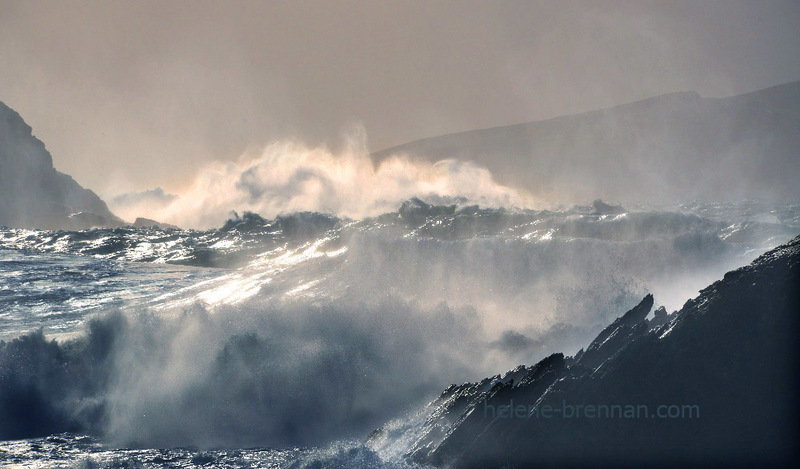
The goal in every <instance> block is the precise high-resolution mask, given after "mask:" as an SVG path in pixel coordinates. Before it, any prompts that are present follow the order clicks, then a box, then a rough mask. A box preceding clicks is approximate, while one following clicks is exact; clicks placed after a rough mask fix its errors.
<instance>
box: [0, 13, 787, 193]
mask: <svg viewBox="0 0 800 469" xmlns="http://www.w3.org/2000/svg"><path fill="white" fill-rule="evenodd" d="M798 25H800V2H797V1H783V2H778V1H734V0H724V1H694V2H679V1H674V0H669V1H662V2H646V1H577V2H565V1H552V2H540V1H518V2H490V1H478V2H472V1H457V2H434V1H424V2H412V1H402V2H384V1H380V2H379V1H372V0H366V1H339V2H288V1H287V2H277V1H271V2H233V1H225V2H197V1H193V2H188V1H185V2H167V1H155V2H151V1H136V2H121V1H114V2H78V1H65V2H40V1H30V0H25V1H19V2H9V1H5V0H0V100H1V101H4V102H5V103H6V104H8V105H9V106H11V107H12V108H14V109H16V110H17V111H18V112H19V113H20V114H21V115H22V116H23V118H24V119H25V120H26V121H27V122H28V123H29V124H31V126H32V127H33V129H34V133H35V134H36V135H37V136H38V137H39V138H41V139H42V140H43V141H44V142H45V144H46V145H47V147H48V149H49V150H50V151H51V153H52V154H53V156H54V160H55V164H56V167H57V168H58V169H59V170H61V171H63V172H66V173H68V174H71V175H73V176H74V177H75V178H76V179H77V180H78V182H80V183H81V184H83V185H85V186H88V187H90V188H92V189H95V190H96V191H97V192H99V193H100V194H101V195H105V196H110V195H113V194H117V193H120V192H125V191H129V190H141V189H146V188H151V187H156V186H162V187H164V188H165V189H166V190H168V191H180V190H182V189H183V188H184V186H185V185H186V184H188V182H189V180H190V179H191V178H192V176H193V173H194V171H195V170H196V169H197V167H198V166H199V165H201V164H205V163H207V162H210V161H212V160H225V159H233V158H236V157H238V156H239V155H241V154H242V153H243V152H245V151H246V150H247V149H251V150H252V149H255V148H260V147H263V146H264V145H265V144H267V143H269V142H272V141H275V140H281V139H286V138H290V137H297V138H299V139H301V140H303V141H304V142H307V143H308V144H311V145H316V144H319V143H327V144H329V145H332V146H334V147H335V146H336V145H338V144H340V143H341V141H342V140H341V137H340V135H341V134H342V132H347V131H348V129H351V128H353V126H354V125H363V127H364V128H365V129H366V132H367V135H368V139H369V140H368V142H369V148H370V149H371V150H379V149H382V148H384V147H387V146H392V145H395V144H400V143H404V142H407V141H411V140H415V139H418V138H423V137H427V136H434V135H440V134H443V133H449V132H456V131H462V130H469V129H474V128H482V127H492V126H499V125H505V124H512V123H518V122H524V121H531V120H539V119H545V118H549V117H554V116H558V115H564V114H570V113H575V112H580V111H586V110H592V109H596V108H601V107H606V106H610V105H614V104H619V103H624V102H629V101H633V100H637V99H641V98H645V97H649V96H654V95H658V94H662V93H665V92H671V91H683V90H697V91H699V92H700V93H701V94H703V95H704V96H728V95H732V94H739V93H743V92H747V91H751V90H755V89H760V88H764V87H768V86H771V85H776V84H780V83H785V82H789V81H794V80H798V79H800V27H798Z"/></svg>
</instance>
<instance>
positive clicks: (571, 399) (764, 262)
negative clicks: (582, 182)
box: [370, 236, 800, 468]
mask: <svg viewBox="0 0 800 469" xmlns="http://www.w3.org/2000/svg"><path fill="white" fill-rule="evenodd" d="M797 285H800V236H798V237H796V238H794V239H793V240H792V241H790V242H789V243H787V244H785V245H782V246H780V247H778V248H776V249H774V250H772V251H770V252H768V253H766V254H764V255H762V256H760V257H759V258H758V259H756V260H755V261H754V262H753V263H752V264H750V265H749V266H747V267H743V268H741V269H738V270H736V271H734V272H731V273H729V274H726V275H725V277H724V279H722V280H720V281H718V282H716V283H714V284H712V285H711V286H709V287H708V288H706V289H704V290H703V291H702V292H701V294H700V295H699V296H698V297H697V298H695V299H693V300H690V301H687V302H686V304H685V305H684V307H683V308H682V309H681V310H680V311H678V312H677V313H675V314H671V315H667V314H666V310H663V309H662V308H659V310H657V313H656V315H655V317H656V318H658V320H661V319H662V318H665V317H667V318H668V321H667V322H666V323H665V324H664V325H662V326H661V327H658V328H655V329H651V328H650V327H648V324H647V322H646V321H645V317H646V316H647V314H648V312H649V311H650V309H651V308H652V306H653V298H652V296H650V295H648V296H647V297H645V298H644V299H643V300H642V302H640V304H639V305H637V306H636V307H634V308H633V309H631V310H630V311H628V312H627V313H625V314H624V315H623V316H621V317H620V318H618V319H617V320H615V321H614V323H612V324H611V325H610V326H609V327H607V328H606V329H604V330H603V331H602V332H601V333H600V334H599V335H598V337H597V338H596V339H595V340H594V341H592V344H591V345H590V346H589V347H588V348H587V350H586V352H579V353H578V354H576V356H575V357H574V358H573V359H571V360H568V359H565V358H564V357H563V356H562V355H560V354H557V355H552V356H550V357H548V358H546V359H544V360H542V361H541V362H539V363H538V364H536V365H535V366H533V367H521V368H517V369H515V370H513V371H512V372H510V373H508V374H506V375H505V377H504V378H499V377H494V378H487V379H484V380H482V381H481V382H479V383H465V384H463V385H459V386H455V385H454V386H451V387H449V388H448V389H446V390H445V391H444V392H443V393H442V395H441V396H440V397H439V398H438V399H437V400H436V401H434V402H433V403H431V404H430V406H429V407H428V408H427V409H426V410H425V411H424V412H423V414H422V415H424V416H425V420H424V422H422V423H415V424H409V425H407V426H405V427H403V426H399V425H397V424H395V425H394V427H393V429H392V430H391V431H393V432H395V433H400V435H397V434H396V435H394V440H395V441H398V440H399V441H410V443H409V444H408V446H407V450H406V453H405V454H406V456H407V457H408V458H409V459H411V460H413V461H416V462H419V463H424V464H433V465H435V466H439V467H452V468H479V467H500V466H501V465H503V464H512V465H515V466H517V467H538V466H546V467H550V466H553V467H565V466H581V467H584V466H586V467H598V466H603V465H613V466H616V467H620V466H631V467H632V466H642V465H647V466H652V465H653V464H661V465H671V466H686V465H699V464H704V465H709V464H719V465H727V466H730V465H750V464H754V463H758V464H759V465H761V466H777V465H787V464H789V463H791V462H793V461H796V459H797V457H798V450H797V449H796V448H798V441H800V435H799V434H798V429H797V425H796V423H797V419H798V416H800V415H799V414H798V406H797V404H796V396H797V391H798V382H797V378H796V376H797V373H798V368H800V367H799V366H798V365H799V364H800V363H798V354H797V352H798V349H799V347H798V341H797V338H796V336H797V327H798V315H797V312H798V311H800V295H799V294H798V290H797ZM618 338H619V339H618ZM623 339H624V340H623ZM612 342H613V344H612ZM598 362H600V363H602V366H599V367H598V368H593V367H594V366H595V365H596V364H598ZM503 406H505V407H503ZM578 406H580V409H583V412H584V414H583V418H579V417H576V416H575V413H576V412H580V411H579V410H576V409H578ZM601 406H604V407H601ZM613 406H617V407H619V412H618V413H614V412H615V411H614V409H615V408H616V407H613ZM660 406H664V407H663V408H662V407H660ZM501 407H503V409H502V410H501ZM553 409H559V411H558V412H556V411H553ZM603 409H605V413H604V414H601V411H602V410H603ZM623 409H624V413H623ZM665 409H666V410H665ZM547 410H550V411H551V412H546V411H547ZM589 410H591V415H589V414H588V412H589ZM567 411H569V415H570V417H569V418H567V417H566V416H567V413H568V412H567ZM676 412H677V413H676ZM545 413H547V414H548V415H550V417H549V418H545V417H544V415H545ZM601 416H604V418H601ZM389 431H390V430H389V429H386V428H385V429H384V430H383V431H382V432H381V433H380V434H381V435H386V433H387V432H389ZM383 441H385V438H383V439H380V438H376V439H375V440H374V441H370V444H371V445H373V447H376V448H377V449H380V447H381V444H382V442H383Z"/></svg>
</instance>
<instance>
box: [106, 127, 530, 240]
mask: <svg viewBox="0 0 800 469" xmlns="http://www.w3.org/2000/svg"><path fill="white" fill-rule="evenodd" d="M343 139H344V142H345V143H344V144H343V145H341V149H339V150H338V151H333V150H330V149H328V148H327V147H324V146H320V147H309V146H307V145H305V144H303V143H301V142H299V141H277V142H273V143H270V144H268V145H266V146H265V147H264V149H263V150H262V151H260V152H257V151H256V152H250V153H247V154H245V155H242V156H241V157H240V158H239V160H238V161H236V162H215V163H211V164H208V165H206V166H203V167H201V168H200V169H199V170H198V171H197V174H196V176H195V179H194V181H193V182H192V183H191V184H190V185H189V187H188V188H187V189H186V191H185V192H183V193H181V194H178V195H177V196H176V195H175V194H164V192H163V190H161V189H155V190H151V191H145V192H142V193H135V194H122V195H118V196H116V197H114V198H113V199H111V202H110V207H111V209H112V210H113V211H114V212H115V213H117V214H118V215H120V216H122V217H123V218H125V219H130V220H133V219H135V218H136V217H139V216H146V217H147V218H152V219H156V220H158V221H163V222H167V223H173V224H176V225H178V226H181V227H185V228H212V227H216V226H220V225H221V224H222V223H223V222H224V221H225V220H226V219H227V218H228V216H229V215H230V212H231V210H237V211H240V212H242V211H252V212H256V213H258V214H260V215H262V216H266V217H273V216H275V215H279V214H287V213H293V212H299V211H315V212H324V213H331V214H335V215H337V216H341V217H351V218H363V217H367V216H374V215H378V214H381V213H385V212H389V211H392V210H395V209H396V208H397V207H398V206H399V205H400V203H402V202H403V201H404V200H407V199H409V198H411V197H434V198H437V197H438V198H441V197H445V198H447V197H449V198H450V199H456V198H458V199H463V200H469V201H471V202H472V203H477V204H481V205H483V206H494V207H500V206H503V207H511V206H516V207H531V206H533V199H532V198H531V197H530V196H529V195H527V194H526V192H525V191H523V190H519V189H512V188H509V187H506V186H503V185H500V184H497V183H496V182H495V181H494V180H493V178H492V175H491V173H490V172H489V171H488V170H486V169H485V168H483V167H480V166H477V165H475V164H473V163H471V162H467V161H460V160H457V159H447V160H441V161H436V162H428V161H422V160H412V159H409V158H408V157H405V156H400V155H398V156H393V157H390V158H386V159H384V160H383V161H381V162H380V163H374V162H373V160H372V159H371V158H370V155H369V151H368V150H367V137H366V133H365V132H364V130H363V128H360V127H356V128H355V129H354V130H353V131H352V132H351V133H350V134H348V135H346V136H344V137H343Z"/></svg>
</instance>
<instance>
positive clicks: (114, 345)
mask: <svg viewBox="0 0 800 469" xmlns="http://www.w3.org/2000/svg"><path fill="white" fill-rule="evenodd" d="M798 232H800V205H797V204H767V203H761V202H742V203H737V204H703V203H693V204H686V205H682V206H675V207H635V208H627V209H623V208H621V207H612V206H607V205H604V204H595V205H593V206H592V205H587V206H576V207H570V208H566V209H563V210H553V211H533V210H519V209H510V208H509V209H502V208H499V209H498V208H480V207H476V206H460V205H452V206H450V205H446V206H434V205H428V204H426V203H424V202H422V201H419V200H416V199H415V200H410V201H408V202H406V203H405V204H403V206H402V207H400V208H399V210H398V211H396V212H391V213H387V214H384V215H382V216H379V217H374V218H369V219H365V220H350V219H344V218H338V217H335V216H332V215H325V214H315V213H298V214H291V215H286V216H282V217H278V218H276V219H273V220H266V219H263V218H261V217H259V216H257V215H255V214H245V215H244V216H242V217H237V218H235V219H232V220H229V221H228V222H227V223H226V224H225V226H223V227H221V228H219V229H215V230H206V231H192V230H174V229H171V230H159V229H98V230H87V231H82V232H64V231H58V232H53V231H38V230H21V229H2V230H0V340H3V343H2V345H0V436H2V438H0V439H2V440H5V441H0V465H3V466H14V467H16V466H19V467H30V466H36V467H140V466H141V467H165V466H171V467H195V466H198V467H199V466H203V467H404V466H406V465H407V464H408V463H407V462H405V461H404V460H403V457H402V450H401V449H400V450H398V449H397V448H398V447H402V442H398V444H396V445H388V446H391V447H392V448H393V450H392V452H391V454H388V453H381V452H376V451H374V450H373V449H370V448H369V447H367V446H365V445H364V443H363V442H364V441H365V438H366V437H367V435H369V433H370V432H371V431H372V430H373V429H375V428H377V427H379V426H381V425H383V424H384V423H385V422H387V421H389V420H392V419H395V418H399V417H403V416H408V415H413V414H414V412H416V411H417V410H418V409H420V408H421V406H423V405H424V404H426V403H427V402H429V401H430V400H432V399H433V398H435V397H436V396H437V395H438V393H439V392H441V390H443V389H444V388H446V387H447V386H448V385H449V384H451V383H461V382H465V381H470V380H477V379H480V378H482V377H484V376H491V375H494V374H497V373H502V372H504V371H506V370H508V369H512V368H514V367H515V366H517V365H519V364H533V363H535V362H536V361H538V360H539V359H541V358H543V357H544V356H547V355H549V354H550V353H552V352H554V351H563V352H565V353H567V354H573V353H575V352H576V351H577V350H578V349H579V348H581V347H584V346H585V345H586V344H587V342H588V341H589V340H590V339H591V338H592V337H594V336H595V335H596V333H597V332H598V331H599V330H601V329H602V328H603V327H604V326H605V325H606V324H608V323H609V322H610V321H611V320H613V319H614V318H615V317H617V316H619V315H620V314H622V313H623V312H624V311H626V310H627V309H629V308H630V307H631V306H633V305H635V304H636V303H638V301H639V300H640V299H641V298H642V297H643V296H644V295H645V294H646V293H653V294H654V296H655V299H656V304H657V305H663V306H665V307H666V308H667V309H668V310H670V311H671V310H676V309H678V308H679V307H680V306H681V305H682V304H683V302H685V301H686V300H687V299H689V298H691V297H693V296H695V295H696V294H697V291H698V290H699V289H701V288H703V287H705V286H706V285H708V284H710V283H711V282H713V281H714V280H717V279H719V278H721V277H722V275H723V274H724V273H725V272H726V271H728V270H730V269H733V268H736V267H739V266H741V265H745V264H747V263H749V262H750V261H751V260H753V259H754V258H755V257H757V256H758V255H759V254H761V253H763V252H765V251H767V250H768V249H770V248H772V247H775V246H777V245H778V244H781V243H783V242H785V241H787V240H789V239H790V238H792V237H793V236H795V235H797V234H798Z"/></svg>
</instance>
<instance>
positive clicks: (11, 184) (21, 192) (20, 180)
mask: <svg viewBox="0 0 800 469" xmlns="http://www.w3.org/2000/svg"><path fill="white" fill-rule="evenodd" d="M123 224H124V222H123V221H122V220H121V219H119V218H118V217H117V216H115V215H114V214H113V213H111V211H110V210H109V209H108V206H106V203H105V202H103V201H102V200H101V199H100V197H98V196H97V195H96V194H95V193H94V192H92V191H90V190H88V189H84V188H83V187H81V186H80V185H79V184H78V183H77V182H75V180H74V179H72V178H71V177H70V176H68V175H66V174H63V173H60V172H58V171H56V169H55V168H54V167H53V158H52V157H51V156H50V153H49V152H48V151H47V149H46V148H45V146H44V144H43V143H42V142H41V141H40V140H39V139H37V138H36V137H34V136H33V135H32V133H31V127H30V126H29V125H28V124H26V123H25V121H24V120H22V118H21V117H20V115H19V114H17V113H16V112H15V111H14V110H13V109H11V108H9V107H8V106H6V105H5V104H3V103H2V102H0V226H10V227H21V228H46V229H83V228H91V227H114V226H121V225H123Z"/></svg>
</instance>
